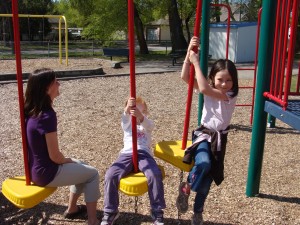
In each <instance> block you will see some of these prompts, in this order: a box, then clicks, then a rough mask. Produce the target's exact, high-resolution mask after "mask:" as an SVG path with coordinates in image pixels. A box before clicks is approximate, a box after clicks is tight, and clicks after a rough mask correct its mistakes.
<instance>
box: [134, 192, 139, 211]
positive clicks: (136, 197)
mask: <svg viewBox="0 0 300 225" xmlns="http://www.w3.org/2000/svg"><path fill="white" fill-rule="evenodd" d="M138 200H139V198H138V196H135V197H134V212H135V213H137V212H138Z"/></svg>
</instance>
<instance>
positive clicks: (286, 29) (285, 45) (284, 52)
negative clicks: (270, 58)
mask: <svg viewBox="0 0 300 225" xmlns="http://www.w3.org/2000/svg"><path fill="white" fill-rule="evenodd" d="M291 5H292V0H289V1H288V5H287V8H286V9H285V12H284V14H283V15H282V17H284V18H285V24H284V25H285V26H284V33H283V34H282V35H283V41H284V42H283V49H282V56H283V59H282V62H284V66H282V68H281V76H280V86H279V98H280V99H282V95H283V88H284V79H286V80H288V77H285V63H286V62H287V52H288V54H289V52H290V51H288V35H289V19H286V18H290V9H291ZM288 64H289V62H287V67H288ZM288 91H290V90H288Z"/></svg>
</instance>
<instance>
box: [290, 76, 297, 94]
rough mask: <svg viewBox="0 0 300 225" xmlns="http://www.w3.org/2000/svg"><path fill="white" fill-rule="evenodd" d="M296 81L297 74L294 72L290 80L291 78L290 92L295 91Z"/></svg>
mask: <svg viewBox="0 0 300 225" xmlns="http://www.w3.org/2000/svg"><path fill="white" fill-rule="evenodd" d="M297 81H298V76H297V75H296V74H294V75H293V76H292V80H291V88H290V91H291V92H296V91H297V90H296V85H297Z"/></svg>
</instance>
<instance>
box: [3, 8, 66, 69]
mask: <svg viewBox="0 0 300 225" xmlns="http://www.w3.org/2000/svg"><path fill="white" fill-rule="evenodd" d="M13 16H14V15H13V14H0V17H13ZM18 17H19V18H20V17H22V18H28V20H29V19H30V18H43V21H44V18H56V19H58V20H59V23H58V54H59V63H60V64H62V41H61V40H62V34H61V30H62V26H61V21H62V20H63V21H64V23H65V28H64V29H65V60H66V61H65V64H66V66H67V65H68V55H69V53H68V26H67V20H66V18H65V17H64V16H62V15H29V14H18ZM18 33H19V31H18Z"/></svg>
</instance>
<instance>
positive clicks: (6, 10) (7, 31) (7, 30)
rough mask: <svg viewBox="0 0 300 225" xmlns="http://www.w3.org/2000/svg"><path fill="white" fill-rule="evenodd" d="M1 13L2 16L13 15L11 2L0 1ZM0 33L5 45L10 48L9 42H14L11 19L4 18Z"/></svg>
mask: <svg viewBox="0 0 300 225" xmlns="http://www.w3.org/2000/svg"><path fill="white" fill-rule="evenodd" d="M0 13H1V14H11V13H12V9H11V0H1V1H0ZM1 25H2V27H1ZM0 32H1V33H2V34H3V41H4V45H5V46H8V41H10V40H13V26H12V19H11V18H7V17H3V23H2V24H0Z"/></svg>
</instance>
